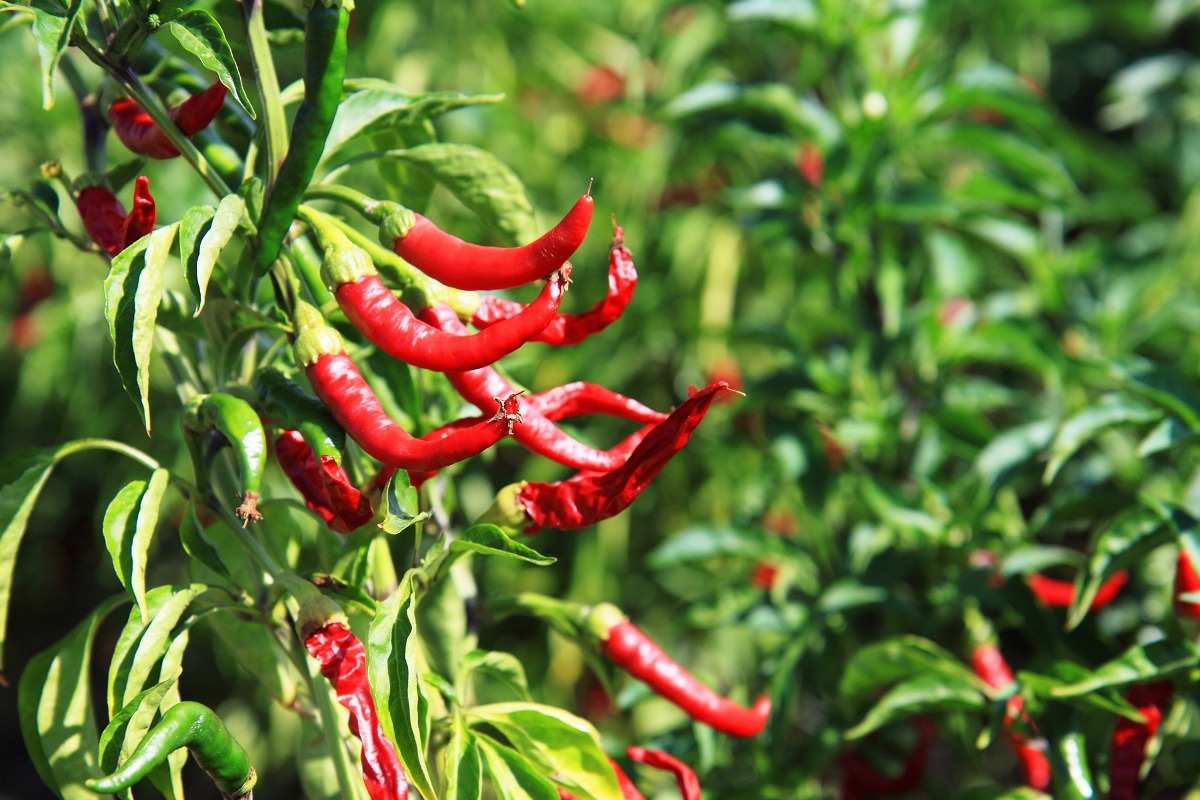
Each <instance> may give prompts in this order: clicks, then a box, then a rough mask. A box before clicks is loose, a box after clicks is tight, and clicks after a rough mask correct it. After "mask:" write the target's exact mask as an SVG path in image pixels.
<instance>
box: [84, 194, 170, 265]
mask: <svg viewBox="0 0 1200 800" xmlns="http://www.w3.org/2000/svg"><path fill="white" fill-rule="evenodd" d="M75 207H76V208H77V209H78V210H79V216H80V218H82V220H83V227H84V228H86V229H87V232H88V236H90V237H92V241H93V242H95V243H96V244H97V245H98V246H99V247H100V249H101V250H103V251H104V252H106V253H108V254H109V255H110V256H115V255H116V254H117V253H119V252H121V251H122V250H124V249H125V248H126V247H128V246H129V245H131V244H133V243H134V242H136V241H137V240H138V239H140V238H142V237H143V236H145V235H146V234H148V233H150V232H151V231H153V230H154V221H155V206H154V196H153V195H151V194H150V179H149V178H147V177H146V176H145V175H139V176H138V178H137V180H136V181H135V182H134V184H133V210H132V211H130V212H129V213H128V214H126V213H125V206H123V205H121V201H120V200H118V199H117V197H116V195H114V194H113V193H112V192H110V191H109V190H108V189H106V188H104V187H103V186H86V187H84V188H83V189H81V190H80V192H79V194H78V195H76V197H75Z"/></svg>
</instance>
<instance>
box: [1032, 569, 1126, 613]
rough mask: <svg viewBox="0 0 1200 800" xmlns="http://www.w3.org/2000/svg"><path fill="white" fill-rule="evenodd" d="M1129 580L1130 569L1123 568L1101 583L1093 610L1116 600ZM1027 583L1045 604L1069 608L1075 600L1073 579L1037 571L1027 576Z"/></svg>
mask: <svg viewBox="0 0 1200 800" xmlns="http://www.w3.org/2000/svg"><path fill="white" fill-rule="evenodd" d="M1128 581H1129V572H1128V571H1126V570H1123V569H1122V570H1117V571H1116V572H1114V573H1113V574H1112V576H1111V577H1110V578H1109V579H1108V580H1106V581H1104V583H1102V584H1100V588H1099V590H1097V592H1096V596H1095V598H1093V599H1092V605H1091V608H1092V610H1094V611H1095V610H1099V609H1101V608H1104V607H1105V606H1107V605H1108V604H1109V603H1111V602H1112V601H1113V600H1116V599H1117V596H1118V595H1119V594H1121V589H1123V588H1125V584H1126V583H1128ZM1026 583H1028V584H1029V591H1031V592H1033V596H1034V597H1036V598H1037V599H1038V602H1040V603H1041V604H1042V605H1044V606H1049V607H1050V608H1069V607H1070V605H1071V603H1073V602H1075V584H1074V583H1072V582H1071V581H1063V580H1058V579H1057V578H1050V577H1047V576H1045V575H1042V574H1041V573H1038V572H1035V573H1034V574H1032V575H1030V576H1029V577H1028V578H1026Z"/></svg>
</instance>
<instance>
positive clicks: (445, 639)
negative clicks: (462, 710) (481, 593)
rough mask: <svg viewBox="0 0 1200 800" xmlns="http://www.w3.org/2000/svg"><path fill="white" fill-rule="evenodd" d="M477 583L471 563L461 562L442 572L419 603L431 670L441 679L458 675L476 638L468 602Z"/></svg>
mask: <svg viewBox="0 0 1200 800" xmlns="http://www.w3.org/2000/svg"><path fill="white" fill-rule="evenodd" d="M475 593H476V588H475V579H474V577H473V576H472V575H471V569H470V565H469V563H467V562H465V561H458V562H455V563H453V564H451V565H450V566H449V567H448V568H446V569H443V570H440V571H439V573H438V576H437V579H436V580H434V581H433V583H432V584H430V585H428V586H427V587H426V591H425V594H424V595H422V596H421V600H420V602H418V603H417V626H418V631H419V633H420V636H421V644H422V646H423V647H424V649H425V652H426V654H427V655H428V657H429V662H430V666H432V667H433V670H434V671H435V672H437V673H438V674H440V675H455V674H457V672H458V669H459V667H460V666H461V665H462V660H463V657H464V656H466V654H467V653H468V652H469V651H470V650H473V649H474V648H475V645H476V641H477V637H476V636H475V634H473V633H471V632H470V631H469V630H468V628H469V622H468V620H467V604H466V598H474V596H475Z"/></svg>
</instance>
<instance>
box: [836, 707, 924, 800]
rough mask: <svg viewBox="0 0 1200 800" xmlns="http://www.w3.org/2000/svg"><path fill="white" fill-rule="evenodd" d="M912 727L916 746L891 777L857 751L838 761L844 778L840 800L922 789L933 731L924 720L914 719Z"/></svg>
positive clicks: (852, 751)
mask: <svg viewBox="0 0 1200 800" xmlns="http://www.w3.org/2000/svg"><path fill="white" fill-rule="evenodd" d="M912 724H913V727H914V728H916V729H917V743H916V745H915V746H914V747H913V749H912V752H911V753H909V754H908V757H907V758H905V759H904V766H903V767H902V768H901V770H900V772H899V773H898V774H897V775H895V776H893V777H890V778H889V777H887V776H886V775H882V774H880V772H879V770H877V769H876V768H875V766H874V765H873V764H871V762H869V761H867V760H866V759H865V758H864V757H863V756H862V755H861V754H860V753H858V751H856V750H849V751H847V752H846V753H844V754H842V756H841V758H839V759H838V760H839V762H840V763H841V766H842V773H843V776H844V777H843V781H842V800H859V798H869V797H884V796H887V795H894V794H905V793H907V792H913V791H916V790H917V789H918V788H919V787H920V786H921V782H922V781H923V780H924V778H925V766H926V764H927V763H928V761H929V748H930V745H931V744H932V743H933V735H934V733H935V728H934V725H933V723H932V722H931V721H930V720H929V719H928V718H927V717H916V718H914V719H913V721H912Z"/></svg>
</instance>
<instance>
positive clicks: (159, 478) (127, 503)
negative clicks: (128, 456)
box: [102, 469, 170, 614]
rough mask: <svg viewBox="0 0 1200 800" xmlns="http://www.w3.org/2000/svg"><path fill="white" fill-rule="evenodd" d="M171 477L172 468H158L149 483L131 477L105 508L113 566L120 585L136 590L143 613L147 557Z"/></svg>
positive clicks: (134, 592) (106, 530)
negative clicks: (169, 469)
mask: <svg viewBox="0 0 1200 800" xmlns="http://www.w3.org/2000/svg"><path fill="white" fill-rule="evenodd" d="M169 480H170V473H169V472H167V471H166V470H165V469H157V470H155V471H154V473H153V474H152V475H151V476H150V482H149V483H147V482H146V481H132V482H130V483H128V484H126V485H125V487H124V488H122V489H121V491H119V492H117V496H116V497H114V498H113V500H112V502H111V503H109V504H108V508H107V510H105V512H104V522H103V524H102V529H103V531H104V542H105V544H106V545H107V547H108V554H109V556H111V557H112V563H113V570H114V571H115V572H116V573H117V580H119V581H120V582H121V585H122V586H124V587H125V588H126V589H128V590H129V591H130V592H131V593H132V594H133V597H134V599H135V600H136V601H137V605H138V608H139V609H140V610H141V611H142V613H143V614H144V613H145V612H146V560H147V555H148V552H149V549H150V542H151V540H152V539H153V538H154V530H155V528H156V527H157V526H158V513H159V508H160V507H161V505H162V498H163V494H164V493H165V492H166V490H167V483H168V481H169ZM135 510H136V514H135Z"/></svg>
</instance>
